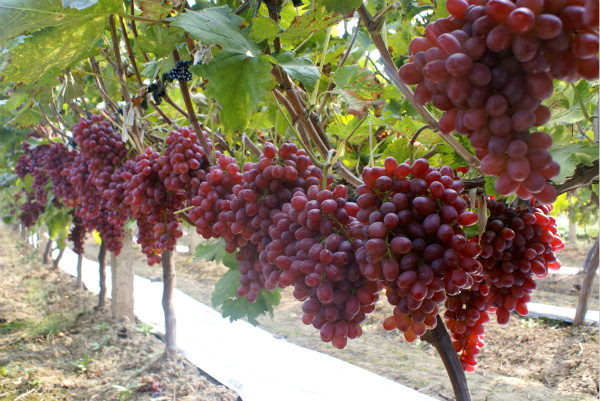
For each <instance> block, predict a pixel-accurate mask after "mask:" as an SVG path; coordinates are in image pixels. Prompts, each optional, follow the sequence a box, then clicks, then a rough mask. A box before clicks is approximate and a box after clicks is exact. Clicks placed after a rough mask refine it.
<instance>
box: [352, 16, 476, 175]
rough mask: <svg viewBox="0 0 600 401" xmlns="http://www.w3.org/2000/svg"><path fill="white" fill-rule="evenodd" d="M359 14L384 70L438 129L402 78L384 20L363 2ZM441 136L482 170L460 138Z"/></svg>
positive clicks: (420, 112) (470, 162)
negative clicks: (384, 30)
mask: <svg viewBox="0 0 600 401" xmlns="http://www.w3.org/2000/svg"><path fill="white" fill-rule="evenodd" d="M358 14H359V15H360V18H361V20H362V21H363V23H364V24H365V26H366V27H367V29H368V30H369V33H370V34H371V39H372V40H373V43H374V44H375V47H377V50H379V54H380V56H381V60H382V62H383V65H384V70H385V72H386V74H387V75H388V76H389V78H390V79H391V80H392V82H393V83H394V85H396V87H397V88H398V89H399V90H400V92H402V94H403V95H404V97H405V98H406V100H407V101H408V102H409V103H410V104H411V105H412V106H413V107H414V108H415V109H416V110H417V112H418V113H419V114H420V115H421V117H423V119H424V120H425V122H426V123H427V124H428V125H429V126H430V127H431V129H432V130H433V131H438V130H439V128H438V121H437V120H436V119H435V117H434V116H433V115H432V114H431V113H430V112H429V111H428V110H427V109H426V108H425V107H423V106H421V105H420V104H418V103H417V102H416V101H415V97H414V94H413V92H412V90H411V89H410V88H409V87H408V86H407V85H406V84H405V83H404V82H403V81H402V79H401V78H400V74H399V73H398V68H396V65H395V64H394V60H393V58H392V55H391V54H390V52H389V50H388V48H387V45H386V43H385V41H384V40H383V37H382V36H381V34H380V33H379V30H380V29H381V27H382V20H378V21H374V20H373V18H372V17H371V14H370V13H369V11H368V10H367V7H366V6H365V5H364V4H362V5H361V6H360V7H359V8H358ZM440 137H441V138H442V139H443V140H444V141H446V143H447V144H448V145H449V146H450V147H452V149H454V150H455V151H456V152H457V153H458V154H459V155H460V156H461V157H462V158H463V159H464V160H465V161H466V162H467V163H468V164H469V165H470V166H471V167H473V168H474V169H475V170H477V171H480V168H481V163H480V162H479V160H478V159H477V158H476V157H475V156H474V155H473V154H472V153H471V152H469V151H468V150H467V149H466V148H465V147H464V146H463V145H462V144H461V143H460V142H458V140H457V139H456V138H455V137H454V136H452V135H446V134H441V135H440Z"/></svg>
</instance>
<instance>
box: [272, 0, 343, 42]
mask: <svg viewBox="0 0 600 401" xmlns="http://www.w3.org/2000/svg"><path fill="white" fill-rule="evenodd" d="M341 20H342V16H341V15H339V14H335V15H332V14H329V13H327V12H326V11H325V7H315V9H314V10H313V11H310V12H306V13H304V14H302V15H301V16H296V17H294V19H293V20H292V23H291V24H290V25H289V27H288V29H287V30H286V31H285V32H284V33H282V34H281V41H282V42H287V43H291V42H295V41H297V40H304V39H305V38H307V37H308V36H309V35H310V34H311V33H313V32H317V31H320V30H324V29H326V28H328V27H330V26H332V25H335V24H337V23H338V22H340V21H341Z"/></svg>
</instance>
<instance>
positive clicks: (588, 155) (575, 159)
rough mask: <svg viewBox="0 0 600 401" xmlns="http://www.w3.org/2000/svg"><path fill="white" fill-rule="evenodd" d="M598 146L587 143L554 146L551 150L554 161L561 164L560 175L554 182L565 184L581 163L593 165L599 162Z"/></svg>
mask: <svg viewBox="0 0 600 401" xmlns="http://www.w3.org/2000/svg"><path fill="white" fill-rule="evenodd" d="M598 153H599V152H598V146H597V145H594V144H586V143H572V144H569V145H562V146H553V147H552V148H550V154H551V155H552V159H553V160H554V161H555V162H557V163H558V164H560V174H559V175H558V177H555V178H553V181H554V182H563V181H564V180H565V179H566V178H567V177H570V176H572V175H573V173H574V172H575V167H576V166H577V165H578V164H579V163H583V164H585V165H591V164H592V163H593V162H594V161H595V160H598Z"/></svg>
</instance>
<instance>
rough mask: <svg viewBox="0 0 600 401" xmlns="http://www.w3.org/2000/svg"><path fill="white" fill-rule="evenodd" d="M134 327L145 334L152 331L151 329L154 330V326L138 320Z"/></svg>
mask: <svg viewBox="0 0 600 401" xmlns="http://www.w3.org/2000/svg"><path fill="white" fill-rule="evenodd" d="M135 329H136V330H137V331H139V332H140V333H144V334H145V335H148V334H150V333H152V331H153V330H154V327H152V326H150V325H149V324H147V323H144V322H139V323H138V325H137V327H136V328H135Z"/></svg>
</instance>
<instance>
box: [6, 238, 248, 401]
mask: <svg viewBox="0 0 600 401" xmlns="http://www.w3.org/2000/svg"><path fill="white" fill-rule="evenodd" d="M6 231H7V230H3V231H1V232H0V239H1V240H2V242H3V243H4V244H5V245H4V246H3V247H2V248H0V275H1V276H2V281H1V283H0V400H1V401H9V400H14V401H16V400H21V401H37V400H65V401H75V400H77V401H82V400H87V401H92V400H97V401H105V400H106V401H109V400H110V401H112V400H119V401H124V400H140V401H149V400H197V401H200V400H203V401H236V400H238V399H239V397H238V395H237V393H235V392H234V391H232V390H230V389H228V388H226V387H225V386H223V385H221V384H220V383H218V382H216V381H215V380H214V379H213V378H211V377H210V376H208V375H206V374H205V373H203V372H202V371H200V370H199V369H198V368H197V367H195V366H194V365H192V364H191V363H190V362H188V361H187V360H185V359H183V358H177V359H175V360H169V359H168V358H167V357H166V356H165V352H164V344H163V343H162V341H161V340H160V339H159V338H157V337H156V336H154V335H153V334H151V330H150V328H149V327H148V326H145V325H143V324H139V323H136V322H118V321H114V320H112V319H111V316H110V313H109V312H107V311H105V310H95V309H94V305H95V304H96V302H97V299H96V297H95V296H93V295H91V294H89V293H87V292H84V291H79V290H76V289H75V281H74V279H73V278H72V277H70V276H68V275H66V274H65V273H62V272H60V271H54V270H52V268H51V267H50V266H42V264H41V263H40V260H41V258H40V255H39V254H37V253H35V252H34V251H33V250H32V248H30V247H29V246H26V245H24V244H23V243H22V242H20V241H19V242H18V243H17V242H16V240H15V239H14V237H17V235H16V234H14V233H13V238H9V235H10V232H8V233H7V232H6Z"/></svg>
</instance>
